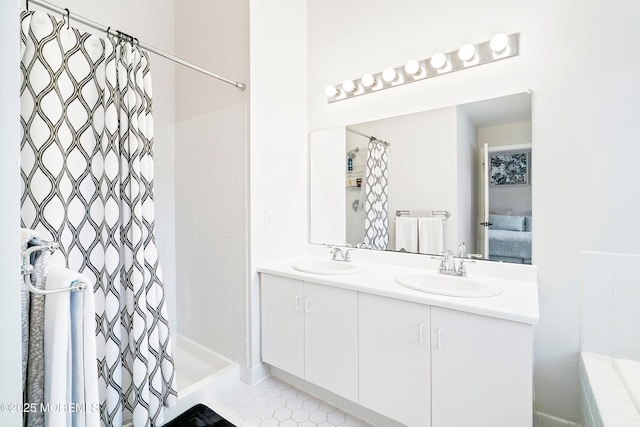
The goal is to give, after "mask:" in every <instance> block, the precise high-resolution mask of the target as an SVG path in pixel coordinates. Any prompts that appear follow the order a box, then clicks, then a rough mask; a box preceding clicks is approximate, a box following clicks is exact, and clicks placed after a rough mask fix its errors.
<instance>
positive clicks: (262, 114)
mask: <svg viewBox="0 0 640 427" xmlns="http://www.w3.org/2000/svg"><path fill="white" fill-rule="evenodd" d="M306 16H307V6H306V3H305V2H303V1H299V0H283V1H278V2H275V1H264V0H251V2H250V23H251V31H250V33H251V36H250V43H251V78H250V88H251V92H250V117H251V119H250V120H251V122H250V123H251V124H250V134H251V143H250V146H251V148H250V159H251V169H250V177H251V181H250V182H251V184H250V189H251V190H250V191H251V196H250V206H251V209H250V213H251V285H250V286H251V287H250V298H251V301H250V304H251V319H250V320H251V334H250V336H251V339H252V341H251V343H250V345H251V353H250V357H251V358H250V360H251V364H250V366H252V367H256V368H257V367H258V366H259V363H260V323H259V322H260V318H259V286H258V275H257V274H256V270H255V269H256V266H257V265H259V264H261V263H263V262H266V261H270V260H274V259H277V258H280V257H283V256H287V255H294V254H299V253H301V252H303V251H304V250H305V244H306V241H307V234H308V233H307V169H308V168H307V145H308V141H307V139H308V126H307V19H306ZM323 90H324V89H323ZM265 210H271V211H273V214H274V217H273V227H272V228H270V229H265V227H264V211H265Z"/></svg>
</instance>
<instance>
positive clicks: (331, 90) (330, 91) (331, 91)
mask: <svg viewBox="0 0 640 427" xmlns="http://www.w3.org/2000/svg"><path fill="white" fill-rule="evenodd" d="M338 93H339V92H338V88H337V87H335V86H334V85H329V86H327V87H326V88H324V94H325V95H327V96H328V97H329V98H331V97H334V96H338Z"/></svg>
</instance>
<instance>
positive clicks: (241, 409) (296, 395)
mask: <svg viewBox="0 0 640 427" xmlns="http://www.w3.org/2000/svg"><path fill="white" fill-rule="evenodd" d="M204 403H205V404H206V405H207V406H209V407H210V408H211V409H213V410H214V411H216V412H217V413H218V414H220V415H222V416H223V417H224V418H226V419H227V420H229V421H231V422H232V423H233V424H235V425H236V426H238V427H338V426H340V427H372V426H371V424H368V423H365V422H364V421H362V420H361V419H358V418H356V417H354V416H352V415H350V414H347V413H345V412H343V411H341V410H340V409H338V408H336V407H335V406H333V405H330V404H328V403H326V402H323V401H321V400H319V399H318V398H315V397H313V396H311V395H310V394H308V393H306V392H304V391H302V390H300V389H298V388H296V387H294V386H292V385H291V384H289V383H287V382H284V381H282V380H279V379H277V378H274V377H268V378H266V379H265V380H263V381H262V382H260V383H258V384H255V385H248V384H246V383H243V382H239V383H237V384H235V385H232V386H230V387H228V388H226V389H224V390H222V391H221V392H219V393H218V394H216V396H215V400H213V401H208V402H204Z"/></svg>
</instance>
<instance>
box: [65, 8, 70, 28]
mask: <svg viewBox="0 0 640 427" xmlns="http://www.w3.org/2000/svg"><path fill="white" fill-rule="evenodd" d="M64 10H66V11H67V30H68V29H69V24H70V23H71V12H70V11H69V9H68V8H66V7H65V8H64Z"/></svg>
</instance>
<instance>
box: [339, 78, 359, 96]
mask: <svg viewBox="0 0 640 427" xmlns="http://www.w3.org/2000/svg"><path fill="white" fill-rule="evenodd" d="M342 90H344V91H345V92H347V93H354V92H356V91H357V90H358V86H357V85H356V84H355V83H354V82H353V80H345V81H344V82H342Z"/></svg>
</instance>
